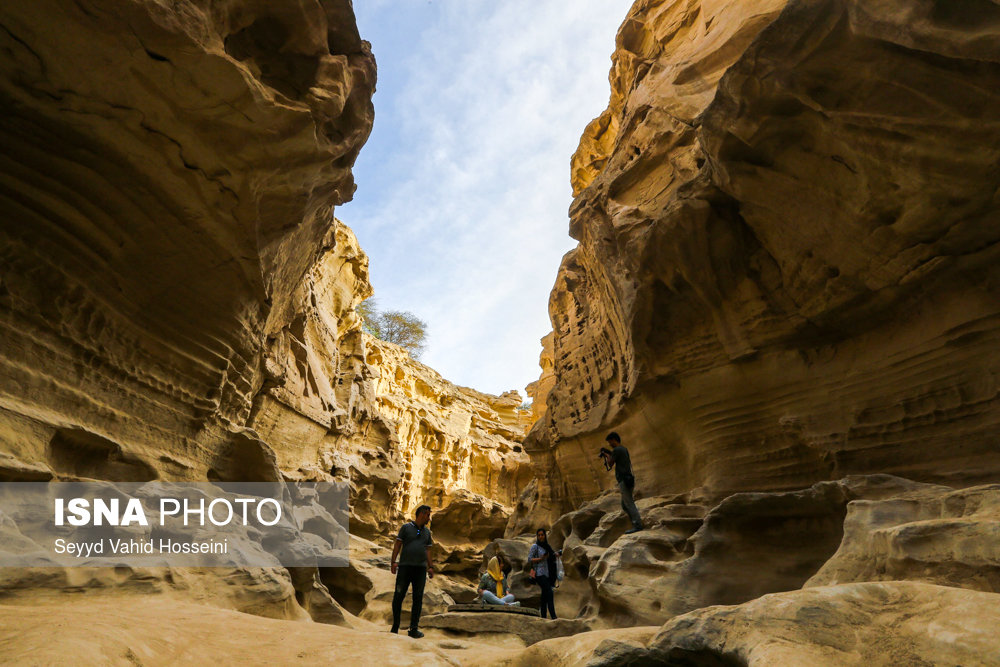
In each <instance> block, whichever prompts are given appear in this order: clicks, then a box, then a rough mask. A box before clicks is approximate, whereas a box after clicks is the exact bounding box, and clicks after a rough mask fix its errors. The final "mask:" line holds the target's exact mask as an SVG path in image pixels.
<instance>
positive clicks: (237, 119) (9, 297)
mask: <svg viewBox="0 0 1000 667" xmlns="http://www.w3.org/2000/svg"><path fill="white" fill-rule="evenodd" d="M0 16H2V20H3V27H4V30H3V31H0V42H2V44H3V48H2V49H0V72H2V73H0V106H2V108H3V113H4V124H3V128H2V130H0V141H2V143H3V151H2V153H3V158H2V167H0V197H2V199H3V209H4V215H3V216H2V217H0V327H2V329H3V332H2V344H0V434H2V438H3V450H4V451H5V452H6V453H7V454H8V455H10V457H11V461H9V464H10V466H9V467H12V468H15V469H16V468H18V467H23V466H25V465H28V466H35V467H39V468H41V469H42V470H45V471H47V472H44V473H41V472H40V473H39V474H45V475H47V474H57V475H59V476H76V475H79V476H84V477H100V478H110V479H153V478H157V477H162V478H173V479H205V478H206V476H210V471H213V470H214V471H215V474H218V475H220V476H222V477H227V476H232V475H236V476H240V473H241V471H239V470H227V468H233V466H238V465H239V463H238V460H240V459H243V458H245V457H243V456H242V454H240V455H236V456H233V455H230V453H229V452H230V450H232V449H233V448H237V449H241V448H243V447H250V448H253V447H256V445H247V444H246V442H245V440H246V439H247V438H249V439H250V440H253V439H254V438H253V436H252V434H247V431H246V430H247V427H248V423H249V420H250V417H251V413H252V411H253V409H254V401H255V398H256V397H257V396H258V395H259V394H260V393H261V391H262V389H263V388H264V387H265V385H266V383H267V378H268V373H269V371H270V369H269V368H266V367H267V363H266V360H267V359H268V358H270V357H271V356H273V352H272V350H271V348H272V346H273V345H276V344H283V342H284V341H285V340H286V339H287V335H286V332H287V331H289V330H291V329H294V327H295V321H296V309H297V308H298V306H299V305H300V304H298V303H297V302H296V295H297V294H298V293H299V289H300V285H301V282H302V280H303V278H304V276H305V274H306V273H307V271H308V270H309V268H310V267H311V266H312V265H313V264H314V263H316V262H317V261H318V260H319V259H320V258H321V257H323V256H324V254H325V253H326V252H327V251H328V250H329V249H330V248H331V247H333V246H334V245H335V243H336V239H335V235H336V234H335V228H334V225H333V217H332V212H331V209H332V207H333V206H334V205H337V204H340V203H342V202H344V201H347V200H349V199H350V198H351V196H352V194H353V192H354V183H353V179H352V176H351V165H352V163H353V162H354V159H355V157H356V156H357V154H358V151H359V150H360V148H361V146H362V144H363V143H364V141H365V139H366V138H367V136H368V132H369V131H370V129H371V124H372V118H373V111H372V105H371V94H372V91H373V88H374V83H375V63H374V60H373V58H372V56H371V53H370V51H369V47H368V45H367V43H365V42H362V41H361V39H360V38H359V36H358V32H357V28H356V26H355V23H354V16H353V11H352V9H351V4H350V2H348V1H347V0H329V1H326V2H318V1H315V0H313V1H307V2H294V3H293V2H272V3H255V2H243V1H229V2H221V3H220V2H212V3H208V2H199V1H182V2H176V3H170V4H169V5H167V4H163V3H157V2H148V1H133V2H124V3H102V2H97V3H86V4H80V3H72V2H60V1H57V0H40V1H39V2H22V3H8V4H6V5H4V7H3V8H2V9H0ZM260 456H263V457H265V458H266V452H262V453H261V454H260ZM17 461H20V462H21V463H17ZM251 467H253V468H254V470H250V471H246V472H248V473H254V474H265V472H266V471H264V470H263V469H260V470H258V468H260V467H261V466H258V465H256V464H253V465H252V466H251ZM264 467H266V466H264ZM230 473H232V474H230ZM11 474H12V475H13V476H15V477H17V476H19V474H20V473H18V472H17V470H12V472H11Z"/></svg>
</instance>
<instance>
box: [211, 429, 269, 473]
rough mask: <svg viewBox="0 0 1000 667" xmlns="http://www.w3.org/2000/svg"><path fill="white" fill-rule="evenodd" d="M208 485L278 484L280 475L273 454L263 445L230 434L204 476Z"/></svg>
mask: <svg viewBox="0 0 1000 667" xmlns="http://www.w3.org/2000/svg"><path fill="white" fill-rule="evenodd" d="M207 476H208V480H209V481H210V482H280V481H281V472H280V471H279V470H278V463H277V460H276V459H275V456H274V452H273V451H272V450H271V448H270V447H268V446H267V445H266V444H264V443H263V442H261V441H259V440H256V439H254V438H251V437H249V436H246V435H242V434H236V435H234V439H233V442H232V443H230V445H229V447H227V448H226V449H225V450H224V451H223V452H222V454H221V455H220V456H219V457H217V458H216V459H215V461H213V465H212V467H211V468H210V469H209V470H208V473H207Z"/></svg>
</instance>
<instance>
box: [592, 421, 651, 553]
mask: <svg viewBox="0 0 1000 667" xmlns="http://www.w3.org/2000/svg"><path fill="white" fill-rule="evenodd" d="M606 440H607V442H608V444H609V445H610V446H611V449H605V448H604V447H601V453H600V455H599V456H600V457H601V458H602V459H603V460H604V468H605V469H606V470H611V469H612V468H614V469H615V481H616V482H618V489H619V490H620V491H621V494H622V510H623V511H624V512H625V514H627V515H628V518H629V519H631V521H632V527H631V528H630V529H629V530H626V531H625V534H626V535H629V534H631V533H637V532H639V531H640V530H642V517H640V516H639V508H638V507H636V506H635V500H634V499H633V498H632V491H633V490H634V489H635V476H634V475H633V474H632V459H630V458H629V455H628V450H627V449H625V446H624V445H622V439H621V437H619V435H618V434H617V433H615V432H614V431H612V432H611V433H608V437H607V438H606Z"/></svg>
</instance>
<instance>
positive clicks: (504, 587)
mask: <svg viewBox="0 0 1000 667" xmlns="http://www.w3.org/2000/svg"><path fill="white" fill-rule="evenodd" d="M479 595H480V596H481V597H482V599H483V602H485V603H486V604H502V605H505V606H508V607H520V606H521V603H520V602H515V601H514V594H513V593H511V592H510V586H509V585H508V583H507V575H506V574H504V571H503V568H502V567H501V565H500V559H499V558H497V557H496V556H494V557H493V558H491V559H490V563H489V565H487V566H486V572H485V573H484V574H483V576H482V578H480V579H479Z"/></svg>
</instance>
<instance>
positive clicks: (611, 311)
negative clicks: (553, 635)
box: [483, 0, 1000, 666]
mask: <svg viewBox="0 0 1000 667" xmlns="http://www.w3.org/2000/svg"><path fill="white" fill-rule="evenodd" d="M998 45H1000V5H998V4H997V3H996V2H990V1H984V2H960V3H959V2H948V1H945V0H888V1H886V2H862V1H861V0H750V1H747V2H708V0H676V1H674V2H659V1H657V0H638V1H637V2H635V3H634V5H633V7H632V9H631V11H630V13H629V15H628V17H627V18H626V20H625V22H624V23H623V24H622V26H621V29H620V30H619V33H618V40H617V50H616V52H615V54H614V57H613V63H614V64H613V68H612V71H611V77H610V78H611V88H612V93H611V101H610V104H609V107H608V109H607V111H605V112H604V113H603V114H602V115H601V116H600V117H599V118H598V119H596V120H595V121H593V122H592V123H591V124H590V125H589V126H588V127H587V129H586V131H585V133H584V136H583V139H582V140H581V143H580V148H579V150H578V151H577V153H576V155H574V157H573V160H572V182H573V189H574V196H575V201H574V203H573V206H572V207H571V209H570V217H571V226H570V231H571V234H572V235H573V237H574V238H576V239H577V240H578V241H579V245H578V247H577V248H576V249H575V250H573V251H571V252H570V253H568V254H567V255H566V257H565V258H564V260H563V263H562V266H561V267H560V271H559V275H558V277H557V280H556V284H555V287H554V289H553V291H552V295H551V299H550V304H549V312H550V315H551V319H552V323H553V327H554V331H553V333H552V335H551V338H547V339H545V340H544V341H543V348H544V350H543V353H542V369H543V370H542V375H541V378H540V379H539V381H538V382H537V383H534V384H533V385H531V386H530V387H529V391H530V392H531V393H532V395H533V396H534V397H535V398H536V401H538V400H542V401H544V403H545V413H544V414H543V415H542V416H541V417H540V419H539V420H538V422H537V423H536V424H535V426H534V427H533V429H532V430H531V432H530V433H529V435H528V436H527V438H526V440H525V443H524V444H525V449H526V450H527V451H528V453H529V454H530V455H531V458H532V464H533V466H534V468H535V472H536V477H535V479H534V480H533V481H532V483H531V484H530V485H529V486H528V487H527V488H526V489H525V492H524V493H523V494H522V496H521V497H520V499H519V501H518V506H517V509H516V511H515V514H514V515H513V516H512V517H511V520H510V522H509V523H508V526H507V534H506V536H505V539H503V540H498V541H495V542H494V544H493V545H492V547H491V550H493V551H502V552H504V553H506V554H508V556H510V558H511V560H512V561H514V562H518V558H519V557H521V558H523V553H524V552H525V550H526V548H527V547H526V543H527V542H528V541H530V539H531V537H530V536H531V532H532V529H533V528H534V526H536V525H545V524H548V525H550V526H551V532H550V539H551V540H552V541H553V542H554V543H555V544H556V545H557V546H561V547H562V548H563V549H564V550H565V555H564V562H565V566H566V579H565V581H564V582H563V584H562V586H561V588H560V589H559V590H560V592H559V594H558V595H557V607H558V608H559V611H560V613H561V614H562V615H564V616H565V615H569V616H572V615H576V616H579V617H582V618H585V619H587V620H588V622H589V623H590V625H591V627H595V628H599V627H601V626H602V625H607V626H617V627H622V626H646V627H647V628H648V626H658V627H659V630H658V631H656V632H655V633H650V632H649V631H648V630H642V631H640V630H639V629H636V630H635V631H632V634H629V635H628V636H627V637H626V636H625V635H622V636H621V637H618V636H609V635H607V634H604V633H602V632H600V631H598V632H590V633H587V634H586V635H582V636H579V637H574V638H573V641H571V642H567V641H564V640H559V639H554V640H550V641H544V642H540V643H538V644H535V645H533V646H532V647H530V648H529V649H527V650H524V651H519V652H511V653H510V654H508V655H507V656H505V657H504V658H503V659H502V660H498V661H497V662H498V663H499V664H508V665H528V664H536V663H538V662H545V663H547V664H562V665H570V664H584V663H586V664H588V665H591V666H596V665H608V666H610V665H622V666H624V665H761V666H763V665H778V664H781V665H785V664H795V665H859V666H860V665H895V664H921V665H925V664H926V665H954V664H962V665H994V664H997V659H996V656H997V655H1000V645H998V642H997V640H996V638H995V636H994V634H993V632H992V629H991V628H992V627H993V625H994V624H995V621H996V612H995V609H996V605H997V603H998V599H1000V580H998V579H997V574H998V572H1000V570H998V566H1000V553H998V552H997V548H996V545H997V544H998V543H1000V535H998V530H1000V522H998V513H997V508H998V507H1000V505H998V502H1000V486H998V485H997V482H1000V453H998V450H997V447H996V443H997V439H998V436H1000V399H998V395H1000V394H998V392H1000V356H998V355H997V353H996V350H997V341H998V340H1000V326H998V325H1000V299H998V292H1000V273H998V269H997V267H998V266H1000V264H998V262H997V258H998V255H1000V244H998V242H1000V232H998V228H997V226H996V224H993V223H994V220H995V218H996V217H997V214H998V210H1000V199H998V198H997V192H998V191H1000V171H998V170H997V164H998V163H1000V159H998V158H1000V149H998V146H1000V104H998V101H1000V100H998V96H997V91H998V90H1000V46H998ZM539 412H541V411H540V410H539ZM610 430H616V431H618V432H619V433H621V434H622V437H623V440H624V444H625V445H626V446H628V448H629V450H630V453H631V460H632V464H633V466H634V469H635V472H636V477H637V496H638V498H639V500H638V506H639V509H640V511H641V513H642V515H643V518H644V522H645V524H646V529H645V530H643V531H641V532H638V533H634V534H628V535H626V534H625V530H626V529H627V528H628V527H629V526H630V523H629V521H628V519H627V517H626V516H625V515H624V513H623V512H622V511H621V510H620V508H619V499H618V493H617V491H616V490H611V487H612V486H613V483H614V479H613V475H611V474H610V473H607V472H606V471H605V470H604V469H603V468H602V467H601V466H600V462H599V460H598V459H597V457H596V453H597V449H598V447H600V446H602V445H603V444H604V436H605V435H606V433H607V432H608V431H610ZM489 552H490V550H488V551H487V554H488V553H489ZM516 583H517V580H515V585H516ZM483 664H485V662H484V663H483Z"/></svg>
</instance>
